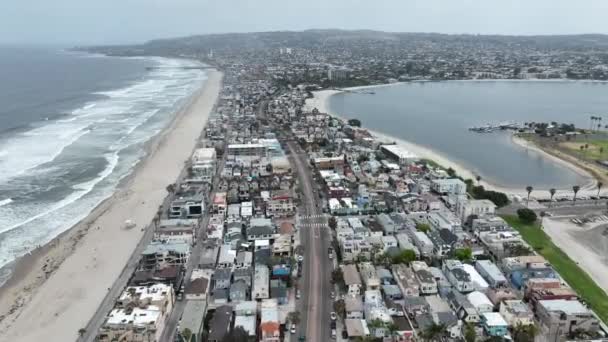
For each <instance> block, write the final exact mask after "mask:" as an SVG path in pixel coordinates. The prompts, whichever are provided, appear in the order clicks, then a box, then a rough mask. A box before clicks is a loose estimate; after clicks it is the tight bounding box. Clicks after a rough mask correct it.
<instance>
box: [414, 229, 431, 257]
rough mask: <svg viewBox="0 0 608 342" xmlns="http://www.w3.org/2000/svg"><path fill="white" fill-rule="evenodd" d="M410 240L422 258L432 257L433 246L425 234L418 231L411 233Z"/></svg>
mask: <svg viewBox="0 0 608 342" xmlns="http://www.w3.org/2000/svg"><path fill="white" fill-rule="evenodd" d="M412 239H413V240H414V244H415V245H416V247H418V250H419V251H420V254H421V255H422V256H423V257H430V256H432V255H433V251H434V250H435V245H434V244H433V241H431V240H430V239H429V237H428V236H427V235H426V234H425V233H423V232H418V231H416V232H413V234H412Z"/></svg>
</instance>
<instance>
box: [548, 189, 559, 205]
mask: <svg viewBox="0 0 608 342" xmlns="http://www.w3.org/2000/svg"><path fill="white" fill-rule="evenodd" d="M555 192H557V190H555V189H554V188H551V189H549V193H550V194H551V202H550V205H551V206H553V196H555Z"/></svg>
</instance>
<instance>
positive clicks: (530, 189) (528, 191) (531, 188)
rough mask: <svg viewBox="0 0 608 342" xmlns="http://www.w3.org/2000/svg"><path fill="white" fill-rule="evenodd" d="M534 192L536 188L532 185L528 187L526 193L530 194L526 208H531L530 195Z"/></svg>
mask: <svg viewBox="0 0 608 342" xmlns="http://www.w3.org/2000/svg"><path fill="white" fill-rule="evenodd" d="M532 190H534V188H533V187H532V186H530V185H528V186H527V187H526V192H527V193H528V199H527V200H526V206H528V207H529V206H530V194H531V193H532Z"/></svg>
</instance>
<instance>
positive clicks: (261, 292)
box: [251, 264, 270, 300]
mask: <svg viewBox="0 0 608 342" xmlns="http://www.w3.org/2000/svg"><path fill="white" fill-rule="evenodd" d="M251 298H252V299H255V300H261V299H267V298H270V270H269V269H268V266H266V265H262V264H256V265H255V269H254V274H253V289H252V293H251Z"/></svg>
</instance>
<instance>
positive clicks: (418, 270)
mask: <svg viewBox="0 0 608 342" xmlns="http://www.w3.org/2000/svg"><path fill="white" fill-rule="evenodd" d="M412 269H413V270H414V273H415V274H416V278H417V279H418V289H419V291H420V294H422V295H432V294H436V293H437V291H438V289H437V281H436V280H435V276H434V275H433V273H432V272H431V270H430V268H429V267H428V265H427V264H426V263H425V262H424V261H414V262H412Z"/></svg>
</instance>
